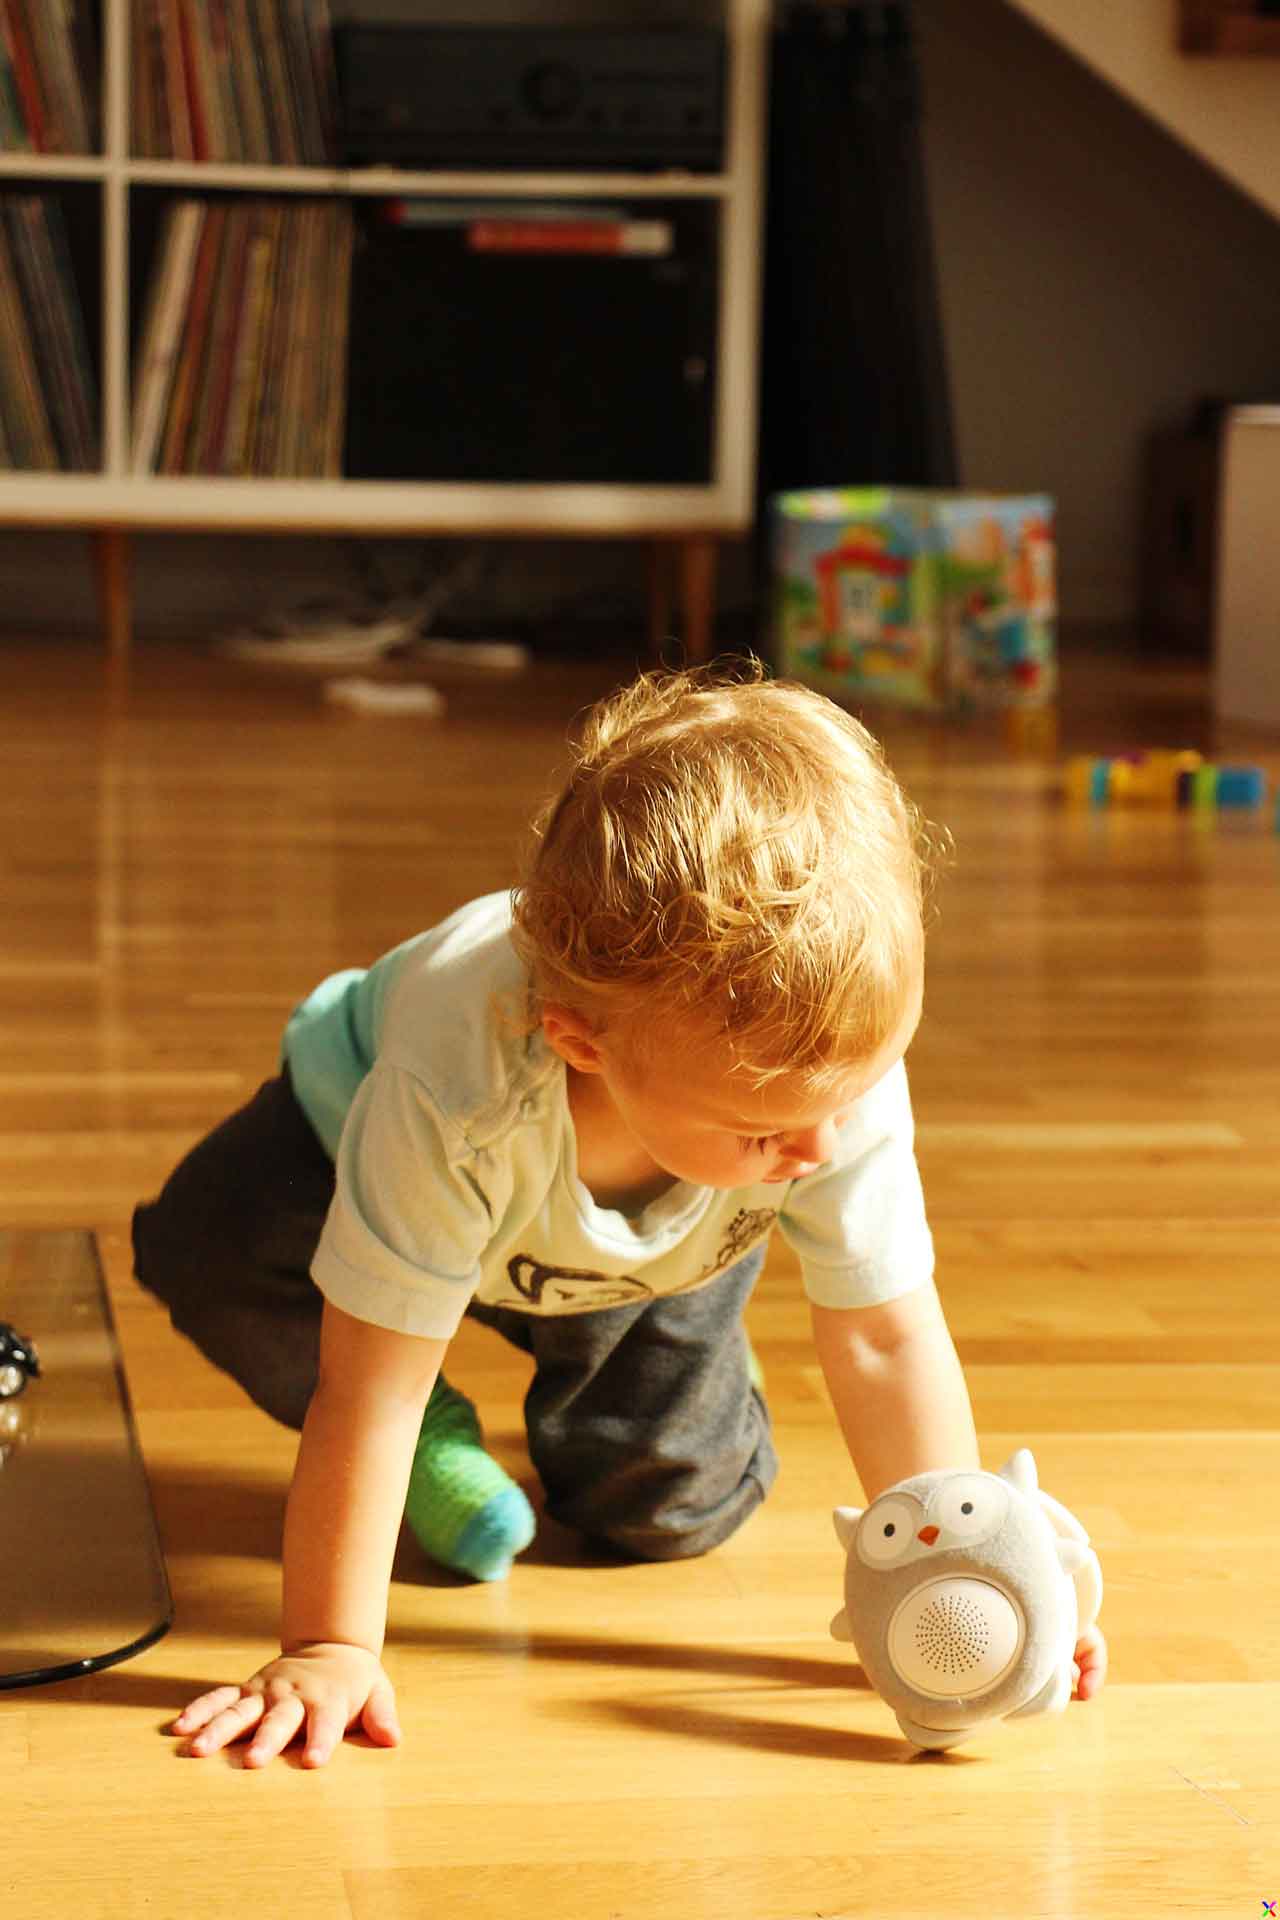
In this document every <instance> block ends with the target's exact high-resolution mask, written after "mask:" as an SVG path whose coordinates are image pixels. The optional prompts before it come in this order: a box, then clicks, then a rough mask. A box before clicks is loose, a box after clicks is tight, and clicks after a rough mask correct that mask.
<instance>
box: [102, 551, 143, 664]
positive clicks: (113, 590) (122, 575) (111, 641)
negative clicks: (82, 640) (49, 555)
mask: <svg viewBox="0 0 1280 1920" xmlns="http://www.w3.org/2000/svg"><path fill="white" fill-rule="evenodd" d="M93 557H94V570H95V572H96V574H97V579H98V617H99V620H100V621H101V624H102V637H103V640H104V641H105V643H106V648H107V652H108V654H109V655H110V656H111V658H112V659H115V660H122V659H124V657H125V656H126V655H127V653H128V651H129V644H130V641H131V639H132V637H133V604H132V594H131V591H130V586H131V583H130V578H129V536H128V534H127V533H126V532H125V530H124V528H123V527H99V528H98V529H97V531H96V532H95V533H94V535H93Z"/></svg>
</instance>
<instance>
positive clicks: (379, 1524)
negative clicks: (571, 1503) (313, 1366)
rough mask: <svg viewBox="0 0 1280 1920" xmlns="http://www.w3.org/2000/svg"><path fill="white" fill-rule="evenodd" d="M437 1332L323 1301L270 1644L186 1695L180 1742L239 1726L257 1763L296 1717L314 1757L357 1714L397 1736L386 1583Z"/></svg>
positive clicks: (376, 1734) (320, 1759)
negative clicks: (392, 1329)
mask: <svg viewBox="0 0 1280 1920" xmlns="http://www.w3.org/2000/svg"><path fill="white" fill-rule="evenodd" d="M445 1346H446V1342H445V1341H443V1340H428V1339H421V1338H418V1337H416V1336H414V1335H410V1334H400V1333H389V1332H386V1331H385V1330H383V1329H382V1328H380V1327H374V1326H370V1325H369V1324H368V1323H367V1322H365V1321H362V1320H356V1319H353V1318H352V1317H351V1316H350V1315H349V1314H346V1313H343V1312H342V1311H341V1310H340V1309H338V1308H336V1307H334V1306H332V1305H331V1304H328V1303H326V1306H325V1310H324V1323H323V1330H322V1334H321V1348H320V1377H319V1380H318V1382H317V1385H316V1391H315V1394H314V1396H313V1397H312V1401H311V1406H310V1408H309V1410H308V1413H307V1418H306V1424H305V1425H304V1427H303V1430H302V1440H301V1442H300V1444H299V1448H298V1461H297V1466H296V1467H295V1469H294V1476H293V1485H292V1487H291V1489H290V1493H289V1504H288V1510H287V1513H286V1518H285V1536H284V1619H283V1627H282V1631H281V1648H282V1651H281V1654H280V1657H279V1658H278V1659H275V1660H272V1661H270V1662H268V1664H267V1665H266V1666H265V1667H263V1668H261V1669H260V1670H259V1672H257V1673H255V1674H254V1675H253V1676H252V1677H251V1678H250V1679H249V1680H248V1681H246V1682H245V1684H244V1685H243V1686H242V1687H219V1688H215V1689H214V1690H213V1691H212V1692H210V1693H206V1694H202V1695H201V1696H200V1698H199V1699H198V1700H193V1701H192V1702H191V1704H190V1706H188V1707H187V1708H186V1710H185V1711H184V1712H183V1713H182V1714H181V1715H180V1716H179V1718H178V1719H177V1720H176V1721H175V1722H174V1731H175V1732H176V1733H181V1734H192V1735H194V1738H193V1739H192V1741H191V1746H190V1750H191V1752H192V1753H194V1754H197V1755H203V1754H207V1753H214V1752H216V1751H217V1750H218V1749H219V1748H221V1747H224V1746H227V1745H228V1744H229V1743H230V1742H231V1741H233V1740H236V1739H239V1738H241V1737H242V1736H243V1735H245V1734H247V1733H249V1732H251V1731H252V1732H253V1740H252V1744H251V1745H250V1747H249V1749H248V1751H247V1753H246V1756H245V1758H246V1761H247V1762H248V1763H249V1764H252V1765H255V1766H260V1765H264V1764H265V1763H266V1762H267V1761H269V1760H272V1759H274V1758H275V1756H276V1755H277V1754H278V1753H280V1752H281V1751H282V1749H283V1748H284V1747H285V1746H287V1745H288V1743H289V1741H290V1740H292V1739H293V1737H294V1736H295V1735H296V1734H297V1733H298V1732H299V1730H300V1729H302V1728H303V1726H304V1724H305V1729H306V1732H305V1746H304V1750H303V1759H304V1761H305V1762H306V1763H307V1764H308V1765H310V1766H322V1765H323V1764H324V1763H325V1761H326V1760H328V1759H329V1757H330V1755H331V1754H332V1753H333V1750H334V1748H335V1747H336V1746H337V1745H338V1743H339V1742H340V1741H341V1739H342V1737H343V1734H344V1733H345V1731H346V1729H347V1728H348V1727H349V1726H351V1725H352V1724H353V1723H354V1722H355V1721H357V1720H359V1721H360V1723H361V1725H362V1726H363V1728H364V1731H365V1732H366V1733H367V1734H368V1735H369V1737H370V1738H371V1739H373V1740H375V1741H377V1742H378V1743H379V1744H380V1745H384V1746H392V1745H394V1744H395V1743H396V1741H397V1740H398V1739H399V1737H400V1736H399V1726H398V1723H397V1720H396V1712H395V1696H394V1694H393V1692H392V1688H391V1683H390V1681H389V1680H388V1678H387V1676H386V1674H385V1673H384V1671H383V1668H382V1663H381V1657H380V1656H381V1652H382V1640H383V1634H384V1631H385V1628H386V1613H387V1589H388V1586H389V1584H390V1579H391V1563H392V1559H393V1557H394V1554H395V1546H396V1539H397V1535H398V1533H399V1527H400V1518H401V1515H402V1514H403V1512H404V1501H405V1492H406V1489H407V1487H408V1482H409V1472H410V1468H411V1466H412V1463H413V1451H414V1446H415V1444H416V1442H417V1438H418V1432H419V1428H420V1426H421V1422H422V1412H423V1408H424V1406H425V1405H426V1401H427V1398H428V1396H429V1394H430V1392H431V1388H432V1386H433V1384H434V1382H435V1378H436V1375H437V1373H438V1372H439V1369H440V1363H441V1360H442V1358H443V1355H444V1351H445Z"/></svg>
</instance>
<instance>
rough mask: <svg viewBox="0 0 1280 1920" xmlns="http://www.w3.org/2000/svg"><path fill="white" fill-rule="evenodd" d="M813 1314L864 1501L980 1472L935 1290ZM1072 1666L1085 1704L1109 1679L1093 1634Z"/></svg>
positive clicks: (1100, 1641)
mask: <svg viewBox="0 0 1280 1920" xmlns="http://www.w3.org/2000/svg"><path fill="white" fill-rule="evenodd" d="M812 1312H813V1337H814V1343H815V1345H816V1347H817V1349H818V1358H819V1360H820V1362H821V1365H822V1371H823V1375H824V1377H825V1379H826V1382H827V1390H828V1392H829V1393H830V1395H831V1400H832V1404H833V1406H834V1407H835V1410H836V1417H837V1419H838V1420H839V1422H840V1429H841V1432H842V1433H843V1434H844V1437H845V1443H846V1445H847V1446H848V1448H849V1454H850V1457H851V1458H852V1460H853V1464H854V1467H855V1468H856V1469H857V1473H858V1478H859V1479H860V1480H861V1482H862V1487H863V1492H864V1493H865V1494H866V1497H867V1500H868V1501H871V1500H874V1499H875V1498H876V1496H877V1494H880V1493H883V1492H884V1489H885V1488H886V1487H891V1486H892V1485H893V1484H894V1482H895V1481H896V1480H905V1479H907V1478H908V1476H909V1475H911V1474H913V1473H928V1472H930V1471H931V1470H932V1469H934V1468H937V1467H976V1466H978V1464H979V1462H978V1438H977V1434H976V1432H975V1431H974V1424H973V1410H972V1408H971V1407H970V1405H969V1389H968V1387H967V1386H966V1385H965V1379H964V1374H963V1372H962V1371H961V1367H960V1362H959V1359H958V1358H957V1356H956V1350H955V1346H954V1344H953V1343H952V1339H951V1334H950V1331H949V1329H948V1327H947V1323H946V1321H945V1319H944V1318H943V1313H942V1307H941V1304H940V1302H939V1300H938V1296H937V1292H936V1290H935V1289H934V1288H933V1286H927V1287H919V1288H917V1289H916V1291H915V1292H914V1293H908V1294H903V1295H902V1297H901V1298H900V1299H897V1300H890V1301H887V1302H886V1303H885V1305H884V1306H881V1307H857V1308H846V1309H842V1310H841V1309H836V1308H832V1307H818V1306H815V1307H814V1308H813V1309H812ZM1075 1658H1076V1667H1077V1669H1078V1673H1077V1678H1076V1686H1075V1692H1076V1698H1077V1699H1079V1700H1092V1699H1093V1698H1094V1697H1095V1696H1096V1695H1097V1694H1099V1693H1100V1692H1101V1691H1102V1687H1103V1683H1104V1682H1105V1680H1106V1677H1107V1643H1106V1641H1105V1639H1104V1638H1103V1636H1102V1634H1101V1633H1100V1632H1099V1630H1098V1628H1097V1627H1096V1626H1095V1627H1091V1628H1089V1630H1088V1631H1087V1632H1086V1633H1085V1634H1083V1635H1082V1636H1081V1638H1080V1641H1079V1643H1078V1645H1077V1647H1076V1650H1075Z"/></svg>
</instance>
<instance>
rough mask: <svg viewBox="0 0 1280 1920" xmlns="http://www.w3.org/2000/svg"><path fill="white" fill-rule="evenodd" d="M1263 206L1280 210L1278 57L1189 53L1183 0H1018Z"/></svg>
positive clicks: (1029, 14) (1016, 2) (1033, 17)
mask: <svg viewBox="0 0 1280 1920" xmlns="http://www.w3.org/2000/svg"><path fill="white" fill-rule="evenodd" d="M1011 4H1012V5H1014V6H1016V7H1018V8H1020V9H1021V11H1022V12H1023V13H1025V14H1026V15H1027V17H1028V18H1029V19H1031V20H1034V21H1035V22H1036V24H1037V25H1038V26H1040V27H1042V28H1043V29H1044V31H1045V32H1046V33H1049V34H1052V35H1053V36H1054V38H1055V39H1057V40H1059V41H1060V42H1061V43H1062V45H1063V46H1065V47H1068V48H1069V49H1070V50H1071V51H1072V52H1073V53H1075V54H1076V55H1077V56H1078V57H1079V58H1080V59H1082V60H1084V61H1086V62H1087V63H1088V64H1089V65H1090V66H1092V67H1094V68H1096V69H1097V71H1098V72H1099V73H1100V74H1102V75H1103V76H1104V78H1105V79H1107V80H1108V81H1109V82H1110V83H1111V85H1112V86H1114V87H1117V88H1118V89H1119V90H1120V92H1121V93H1123V94H1125V95H1126V96H1127V97H1128V98H1129V99H1131V100H1134V101H1136V103H1137V104H1138V105H1139V106H1140V107H1142V108H1143V109H1144V110H1145V111H1146V112H1147V113H1149V114H1151V115H1152V117H1153V118H1154V119H1156V120H1158V121H1159V122H1160V124H1161V125H1162V126H1164V127H1167V128H1168V129H1169V131H1170V132H1171V133H1172V134H1174V135H1175V136H1176V138H1177V139H1179V140H1180V141H1182V142H1183V144H1184V145H1186V146H1188V147H1190V148H1192V150H1193V151H1194V152H1196V153H1199V154H1201V155H1202V156H1203V158H1204V159H1205V160H1207V161H1208V162H1209V164H1210V165H1211V166H1213V167H1216V168H1217V170H1218V171H1219V172H1220V173H1221V174H1223V175H1224V177H1225V178H1226V179H1228V180H1231V181H1234V182H1235V184H1236V185H1237V186H1238V187H1241V188H1243V190H1244V191H1245V192H1246V193H1247V194H1249V195H1251V196H1252V198H1253V199H1255V200H1256V201H1257V202H1258V204H1259V205H1260V206H1263V207H1266V208H1267V209H1268V211H1269V212H1271V213H1273V214H1280V126H1278V123H1277V116H1276V78H1277V65H1276V62H1275V61H1274V60H1270V59H1251V60H1246V59H1224V58H1222V57H1219V56H1214V57H1212V58H1208V59H1206V58H1203V57H1199V56H1197V57H1188V56H1187V55H1186V54H1183V53H1180V52H1179V50H1178V34H1177V12H1178V8H1177V0H1011Z"/></svg>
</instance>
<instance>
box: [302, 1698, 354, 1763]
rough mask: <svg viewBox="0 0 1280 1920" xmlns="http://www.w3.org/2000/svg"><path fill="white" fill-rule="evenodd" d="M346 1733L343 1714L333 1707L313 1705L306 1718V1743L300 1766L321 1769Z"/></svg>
mask: <svg viewBox="0 0 1280 1920" xmlns="http://www.w3.org/2000/svg"><path fill="white" fill-rule="evenodd" d="M346 1731H347V1720H346V1715H345V1714H344V1713H339V1712H338V1711H337V1709H336V1708H334V1707H327V1706H323V1705H317V1704H313V1705H312V1708H311V1711H310V1713H309V1714H308V1716H307V1743H306V1746H305V1747H304V1748H303V1750H302V1764H303V1766H305V1767H323V1766H324V1765H325V1764H326V1762H328V1761H329V1760H330V1759H331V1758H332V1757H333V1751H334V1748H335V1747H338V1746H340V1745H341V1744H342V1737H343V1735H344V1734H345V1733H346Z"/></svg>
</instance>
